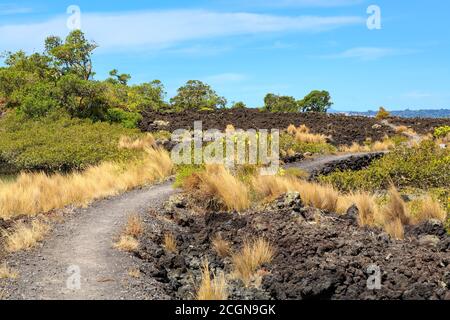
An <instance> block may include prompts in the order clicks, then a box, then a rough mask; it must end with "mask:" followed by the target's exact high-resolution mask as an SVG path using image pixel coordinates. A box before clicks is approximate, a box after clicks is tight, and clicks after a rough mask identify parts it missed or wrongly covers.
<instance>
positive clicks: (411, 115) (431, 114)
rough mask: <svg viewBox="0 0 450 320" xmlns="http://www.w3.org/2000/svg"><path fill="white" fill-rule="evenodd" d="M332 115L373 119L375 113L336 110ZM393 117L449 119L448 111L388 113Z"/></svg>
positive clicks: (449, 112)
mask: <svg viewBox="0 0 450 320" xmlns="http://www.w3.org/2000/svg"><path fill="white" fill-rule="evenodd" d="M331 112H332V113H345V114H347V115H352V116H353V115H354V116H366V117H375V115H376V114H377V111H366V112H357V111H347V112H339V111H336V110H332V111H331ZM390 113H391V114H392V115H393V116H396V117H400V118H450V109H440V110H408V109H407V110H401V111H390Z"/></svg>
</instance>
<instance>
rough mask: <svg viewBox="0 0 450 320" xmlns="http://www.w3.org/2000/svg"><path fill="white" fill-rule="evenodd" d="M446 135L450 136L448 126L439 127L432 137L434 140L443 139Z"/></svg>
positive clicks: (449, 127)
mask: <svg viewBox="0 0 450 320" xmlns="http://www.w3.org/2000/svg"><path fill="white" fill-rule="evenodd" d="M448 134H450V126H443V127H439V128H436V129H435V130H434V136H435V137H436V138H444V137H446V136H447V135H448Z"/></svg>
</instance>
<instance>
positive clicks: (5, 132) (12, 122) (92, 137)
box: [0, 113, 141, 173]
mask: <svg viewBox="0 0 450 320" xmlns="http://www.w3.org/2000/svg"><path fill="white" fill-rule="evenodd" d="M122 136H130V137H140V136H141V133H140V132H139V131H137V130H132V129H125V128H123V127H122V126H120V125H111V124H108V123H99V122H97V123H93V122H92V121H90V120H80V119H70V118H66V117H64V116H62V117H59V116H55V117H46V118H41V119H39V120H29V119H26V118H22V117H21V116H19V115H16V114H14V113H9V114H8V115H6V116H5V117H4V118H3V119H2V120H0V172H1V171H4V172H3V173H8V172H9V173H14V172H19V171H22V170H33V171H34V170H42V171H46V172H68V171H71V170H82V169H86V168H87V167H88V166H91V165H96V164H98V163H100V162H102V161H122V160H129V159H132V158H135V157H136V156H137V155H139V152H137V151H135V150H127V149H119V148H118V143H119V139H120V137H122ZM5 171H7V172H5Z"/></svg>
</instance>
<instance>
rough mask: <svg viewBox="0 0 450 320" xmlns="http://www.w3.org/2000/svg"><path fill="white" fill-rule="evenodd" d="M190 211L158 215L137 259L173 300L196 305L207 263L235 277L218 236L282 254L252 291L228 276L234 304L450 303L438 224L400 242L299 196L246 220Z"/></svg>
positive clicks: (184, 204) (182, 206)
mask: <svg viewBox="0 0 450 320" xmlns="http://www.w3.org/2000/svg"><path fill="white" fill-rule="evenodd" d="M188 203H189V201H187V200H186V199H185V198H183V197H180V196H177V197H176V198H172V199H171V201H170V202H169V203H167V204H166V206H165V207H164V209H163V210H159V211H154V210H152V211H151V212H150V216H151V217H152V218H151V219H148V221H150V223H149V225H148V226H147V227H148V229H149V231H150V232H147V233H146V236H145V237H144V238H143V239H141V243H142V246H141V249H140V250H139V252H138V253H137V255H138V256H139V257H140V258H141V263H140V269H141V271H142V273H143V274H145V277H146V278H148V279H152V281H153V280H155V279H156V280H157V281H158V282H160V283H161V284H162V285H163V287H164V290H165V292H166V294H167V295H169V296H171V297H172V298H175V299H193V298H194V297H195V292H196V289H197V288H198V285H199V283H200V274H201V263H202V261H203V260H204V259H207V260H208V261H209V263H210V267H211V270H212V271H213V272H215V273H220V272H221V271H223V272H225V273H226V274H227V275H230V274H232V271H233V265H232V261H231V259H230V258H229V257H228V258H221V257H219V256H218V254H217V253H216V252H215V251H214V250H213V248H212V245H211V242H212V240H213V239H214V238H215V237H216V236H217V235H220V236H221V237H222V239H224V240H226V241H228V242H229V244H230V246H231V249H232V251H234V252H237V251H239V250H240V248H241V247H242V245H243V242H244V240H245V239H254V238H256V237H263V238H266V239H267V240H269V241H270V243H271V244H272V245H273V246H274V248H275V250H276V251H275V256H274V259H273V261H272V262H271V263H268V264H266V265H263V266H261V268H259V270H258V272H257V276H256V277H255V279H254V282H253V283H252V285H250V286H248V287H245V286H244V285H243V283H242V282H241V280H237V279H234V278H232V277H230V276H228V293H229V299H336V300H342V299H450V291H449V288H450V255H449V249H450V237H449V235H447V234H446V232H445V229H444V227H443V226H442V224H440V223H439V222H437V221H430V222H427V223H424V224H422V225H419V226H416V227H411V228H407V230H406V239H405V240H404V241H396V240H393V239H391V238H390V237H389V236H388V235H387V234H386V233H384V232H382V231H381V230H378V229H371V228H360V227H359V226H358V225H357V222H356V218H355V217H356V214H357V213H356V212H355V211H354V210H355V209H353V210H350V211H349V213H348V214H347V215H344V216H338V215H336V214H333V213H326V212H321V211H319V210H316V209H312V208H307V207H304V206H303V205H302V202H301V199H300V197H299V196H298V194H288V195H285V196H283V197H280V198H279V199H277V200H276V201H274V202H273V203H271V204H269V205H268V206H266V207H265V208H263V209H261V210H258V211H257V212H248V213H246V214H243V215H239V214H237V213H234V214H230V213H221V212H206V213H205V212H203V213H194V211H197V210H193V209H192V208H190V207H189V205H188ZM165 234H173V235H174V237H175V239H176V243H177V251H176V252H175V253H170V252H167V251H166V250H164V247H163V242H164V235H165ZM378 268H379V271H380V281H381V288H379V289H373V287H371V286H370V285H371V284H374V282H372V281H371V279H372V278H370V276H371V275H373V274H372V272H373V271H374V270H375V271H376V270H378ZM368 283H369V288H368ZM371 288H372V289H371Z"/></svg>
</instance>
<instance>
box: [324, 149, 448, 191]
mask: <svg viewBox="0 0 450 320" xmlns="http://www.w3.org/2000/svg"><path fill="white" fill-rule="evenodd" d="M321 181H322V182H326V183H331V184H333V185H334V186H336V187H338V188H339V189H341V190H344V191H352V190H361V189H365V190H371V191H375V190H379V189H386V188H387V187H389V184H390V183H393V184H394V185H395V186H397V187H417V188H421V189H427V188H432V187H444V188H448V186H450V149H448V148H446V149H441V148H439V147H438V146H437V145H436V144H435V142H434V141H424V142H422V143H421V144H420V145H419V146H417V147H412V148H411V147H407V146H402V147H398V148H397V149H395V150H394V151H393V152H391V153H389V154H387V155H386V156H385V157H383V158H382V159H380V160H377V161H375V162H374V163H373V164H372V165H371V166H370V167H369V168H367V169H364V170H361V171H345V172H335V173H333V174H331V175H329V176H325V177H321Z"/></svg>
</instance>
